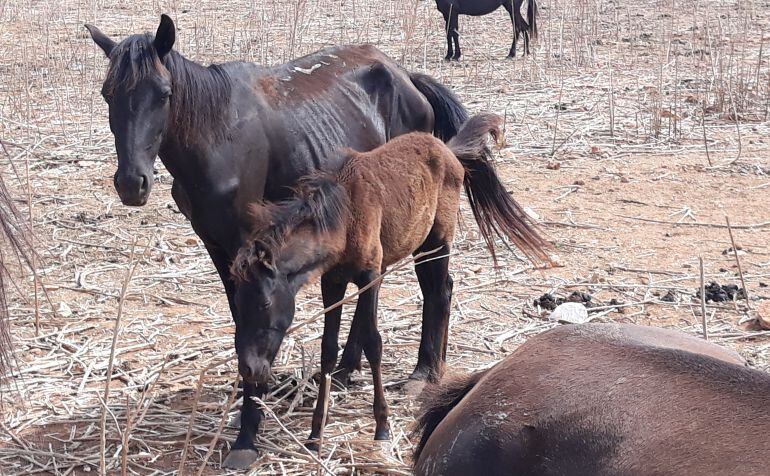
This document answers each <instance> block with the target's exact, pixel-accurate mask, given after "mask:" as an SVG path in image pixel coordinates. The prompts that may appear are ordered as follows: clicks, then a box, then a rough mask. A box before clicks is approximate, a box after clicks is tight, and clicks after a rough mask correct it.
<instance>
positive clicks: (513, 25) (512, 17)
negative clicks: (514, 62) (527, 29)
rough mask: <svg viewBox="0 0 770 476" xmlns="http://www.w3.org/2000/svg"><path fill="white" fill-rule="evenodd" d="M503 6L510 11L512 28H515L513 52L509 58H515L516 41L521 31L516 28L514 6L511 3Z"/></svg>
mask: <svg viewBox="0 0 770 476" xmlns="http://www.w3.org/2000/svg"><path fill="white" fill-rule="evenodd" d="M503 6H504V7H505V9H506V10H507V11H508V16H510V17H511V27H513V43H511V50H510V51H509V52H508V57H509V58H515V57H516V40H517V39H518V38H519V29H518V28H517V27H516V17H515V15H514V12H513V9H514V6H513V5H512V2H511V1H508V2H505V3H503Z"/></svg>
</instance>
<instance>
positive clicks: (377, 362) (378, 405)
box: [353, 271, 390, 440]
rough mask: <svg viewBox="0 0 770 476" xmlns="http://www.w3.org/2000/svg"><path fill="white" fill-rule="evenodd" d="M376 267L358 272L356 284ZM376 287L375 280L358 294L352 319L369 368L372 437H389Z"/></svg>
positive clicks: (365, 281)
mask: <svg viewBox="0 0 770 476" xmlns="http://www.w3.org/2000/svg"><path fill="white" fill-rule="evenodd" d="M379 274H380V273H379V272H378V271H367V272H364V273H362V274H361V277H360V279H359V280H357V282H356V285H357V286H358V287H364V286H366V285H367V284H369V283H370V282H372V281H373V280H374V279H376V278H377V277H378V276H379ZM379 291H380V284H379V283H377V284H375V285H374V286H372V287H371V288H369V289H367V290H366V291H365V292H364V293H363V294H361V295H360V296H359V297H358V305H356V313H355V315H354V317H353V320H354V321H355V320H359V321H360V323H361V327H360V334H359V337H360V340H361V343H362V345H363V348H364V353H365V354H366V360H368V361H369V366H370V367H371V370H372V383H373V384H374V420H375V422H376V427H375V429H374V439H375V440H387V439H390V428H389V426H388V402H387V401H386V400H385V390H384V389H383V387H382V369H381V363H382V336H380V331H379V330H378V329H377V298H378V295H379Z"/></svg>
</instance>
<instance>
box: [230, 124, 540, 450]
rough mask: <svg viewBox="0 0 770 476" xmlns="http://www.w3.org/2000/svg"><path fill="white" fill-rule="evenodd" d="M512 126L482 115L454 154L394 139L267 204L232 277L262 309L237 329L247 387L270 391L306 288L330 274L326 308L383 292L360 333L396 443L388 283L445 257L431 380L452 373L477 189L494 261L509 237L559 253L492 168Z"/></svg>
mask: <svg viewBox="0 0 770 476" xmlns="http://www.w3.org/2000/svg"><path fill="white" fill-rule="evenodd" d="M499 125H500V118H499V117H498V116H495V115H491V114H483V115H478V116H474V117H472V118H471V119H470V120H469V121H468V122H466V123H465V125H463V127H462V128H461V129H460V131H459V132H458V134H457V135H456V136H455V137H454V138H452V139H451V140H450V141H449V142H448V143H447V144H446V145H445V144H444V143H443V142H441V141H440V140H438V139H436V138H435V137H433V136H431V135H429V134H424V133H411V134H406V135H403V136H399V137H397V138H395V139H392V140H391V141H389V142H388V143H386V144H385V145H382V146H380V147H378V148H377V149H374V150H373V151H371V152H363V153H362V152H355V151H352V150H347V151H345V152H344V153H343V154H342V155H343V160H342V164H343V165H342V166H341V168H340V169H339V171H337V172H336V173H334V174H331V175H315V176H312V177H309V178H306V179H304V180H303V181H302V182H301V185H300V186H299V188H298V190H297V195H296V197H294V198H291V199H289V200H287V201H284V202H281V203H273V204H256V205H255V206H254V207H253V211H252V214H253V222H254V232H253V234H252V236H251V237H250V238H249V239H247V240H246V244H245V245H244V246H243V248H241V250H240V251H239V252H238V254H237V256H236V258H235V260H234V262H233V264H232V267H231V271H232V274H233V277H234V280H235V283H236V291H235V297H236V305H237V306H238V308H243V309H257V310H258V311H257V312H255V313H252V314H250V316H249V318H248V319H246V318H243V319H240V320H239V321H237V322H236V329H235V341H236V348H237V349H238V367H239V371H240V373H241V375H242V376H243V378H244V380H245V381H247V382H251V383H256V384H258V385H264V384H266V382H267V380H268V377H269V374H270V366H271V364H272V362H273V359H274V358H275V355H276V353H277V352H278V350H279V348H280V345H281V342H282V340H283V337H284V335H285V334H286V331H287V329H288V328H289V326H290V325H291V323H292V321H293V319H294V300H295V296H296V294H297V292H298V290H299V289H300V288H301V287H302V286H303V285H304V284H305V283H306V282H307V281H308V279H309V278H311V277H312V276H313V275H318V274H321V288H322V290H323V303H324V306H325V307H328V306H330V305H332V304H334V303H336V302H337V301H339V300H341V299H342V298H343V297H344V295H345V290H346V288H347V285H348V283H350V282H352V283H354V284H356V285H357V286H358V287H359V288H363V287H365V286H367V285H371V287H370V288H368V289H366V290H365V291H364V292H363V293H362V294H361V295H360V296H359V298H358V304H357V306H356V310H355V314H354V318H353V322H352V324H351V333H353V332H354V331H353V329H356V330H355V332H356V334H357V335H358V336H359V337H360V339H361V343H362V345H363V350H364V353H365V355H366V358H367V360H368V361H369V364H370V366H371V371H372V380H373V382H374V417H375V420H376V430H375V433H374V438H375V439H377V440H383V439H388V438H389V427H388V422H387V418H388V406H387V403H386V401H385V394H384V391H383V387H382V375H381V370H380V361H381V356H382V338H381V336H380V333H379V331H378V329H377V296H378V291H379V287H380V285H379V281H378V278H379V276H380V275H381V274H382V273H383V272H384V271H385V270H386V268H387V267H388V266H390V265H392V264H394V263H395V262H397V261H399V260H401V259H403V258H405V257H408V256H409V255H410V254H412V253H419V252H425V251H431V250H436V253H435V254H433V255H430V256H426V257H424V259H423V260H422V261H418V262H417V263H416V267H417V268H418V269H420V268H422V269H423V273H421V274H420V275H419V276H418V277H419V280H420V284H421V286H422V287H423V288H429V289H438V290H441V296H442V299H443V302H442V303H441V305H440V309H441V310H442V312H441V313H440V314H439V313H437V312H435V310H434V309H431V307H430V306H431V304H430V303H428V302H426V303H425V305H424V308H423V336H422V337H423V338H422V341H421V344H420V349H419V353H420V355H424V356H425V358H426V359H433V357H432V356H437V358H438V360H437V361H432V360H431V365H430V366H429V367H427V368H426V369H425V372H428V373H427V374H426V375H425V377H426V378H427V379H429V380H436V379H438V378H439V377H440V376H441V374H442V373H443V367H444V361H445V358H446V347H447V335H448V327H449V302H450V300H451V295H452V278H451V277H450V276H449V270H448V267H449V256H448V255H449V250H450V247H451V244H452V240H453V238H454V233H455V224H456V222H457V217H458V211H459V206H460V192H461V189H462V188H463V185H464V186H465V190H466V193H467V195H468V198H469V201H470V205H471V209H472V211H473V215H474V217H475V218H476V222H477V223H478V225H479V228H480V230H481V233H482V235H483V237H484V239H485V241H486V244H487V247H488V249H489V251H490V253H492V256H493V257H494V238H495V235H499V236H504V237H506V238H508V239H509V240H510V241H511V242H512V243H514V244H515V245H517V246H518V247H519V248H521V249H522V250H523V251H524V252H525V253H526V254H528V255H529V256H531V257H532V258H533V259H539V260H542V261H547V260H548V255H547V253H546V251H545V249H546V248H547V246H548V245H547V243H546V242H545V241H544V240H543V239H542V238H541V237H540V236H539V235H538V233H537V232H536V230H535V229H534V227H533V226H532V225H531V224H530V223H529V220H528V218H527V216H526V214H525V213H524V212H523V211H522V210H521V208H520V207H519V205H518V204H517V203H516V202H515V201H514V200H513V199H512V198H511V197H510V195H509V194H508V192H507V191H506V190H505V188H504V187H503V185H502V184H501V183H500V180H499V178H498V177H497V174H496V173H495V171H494V169H493V168H492V165H491V163H490V162H489V160H490V157H489V149H488V148H487V140H488V139H487V137H488V134H492V135H493V136H494V137H497V135H498V134H499ZM341 314H342V309H341V308H340V307H338V308H336V309H334V310H332V311H329V312H327V313H326V316H325V323H324V333H323V339H322V343H321V372H322V373H323V374H329V373H331V372H332V371H333V370H334V365H335V364H336V362H337V346H338V333H339V328H340V317H341ZM325 385H326V381H325V379H323V380H322V381H321V388H320V389H319V399H318V401H317V404H316V411H315V413H314V415H313V423H312V431H311V434H310V439H311V441H312V440H313V439H315V438H317V437H318V435H319V431H320V427H321V418H322V409H323V407H324V395H325Z"/></svg>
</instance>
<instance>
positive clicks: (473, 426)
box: [414, 324, 770, 476]
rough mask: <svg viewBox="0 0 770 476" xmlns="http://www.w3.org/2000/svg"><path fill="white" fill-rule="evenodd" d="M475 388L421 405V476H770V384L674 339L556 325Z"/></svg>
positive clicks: (632, 330) (633, 330)
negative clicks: (769, 403) (768, 402)
mask: <svg viewBox="0 0 770 476" xmlns="http://www.w3.org/2000/svg"><path fill="white" fill-rule="evenodd" d="M477 380H478V382H477V383H476V384H475V385H470V388H467V387H466V388H464V389H463V392H464V394H463V395H464V396H463V397H462V398H460V399H456V398H455V399H452V400H451V401H449V402H448V401H447V399H445V398H438V399H435V398H431V397H429V398H428V401H427V403H426V404H425V406H424V407H423V415H434V416H436V417H435V418H430V417H429V418H427V419H426V418H425V417H423V419H421V420H420V422H421V424H422V428H423V429H425V430H426V431H424V432H423V435H422V442H421V443H420V445H419V446H418V447H417V449H416V453H415V454H416V457H415V461H414V464H415V473H416V474H417V475H427V474H442V475H447V476H450V475H453V474H464V475H470V474H484V475H485V476H492V475H497V474H532V475H541V474H542V475H546V474H617V475H619V474H623V475H648V474H688V475H689V474H692V475H695V474H725V475H726V474H741V475H760V474H767V463H766V459H765V455H766V453H767V451H768V450H770V445H768V443H767V438H766V432H767V429H768V428H770V411H768V409H767V405H766V402H765V399H766V398H767V396H768V395H770V375H767V374H766V373H764V372H760V371H756V370H751V369H748V368H746V367H745V362H744V361H743V359H741V358H740V357H739V356H738V355H737V354H736V353H735V352H732V351H729V350H727V349H723V348H721V347H719V346H716V345H714V344H710V343H707V342H705V341H702V340H700V339H696V338H694V337H690V336H687V335H685V334H683V333H680V332H675V331H668V330H664V329H656V328H647V327H640V326H633V325H618V324H587V325H581V326H562V327H558V328H556V329H553V330H551V331H548V332H545V333H543V334H541V335H539V336H536V337H533V338H531V339H529V340H528V341H527V342H526V343H524V344H523V345H522V346H521V347H520V348H519V349H517V350H516V351H515V352H514V353H513V354H512V355H511V356H510V357H508V358H506V359H505V360H503V361H502V362H500V363H499V364H498V365H496V366H495V367H493V368H492V369H490V370H488V371H486V372H485V373H484V375H482V376H481V377H480V378H478V379H477ZM451 385H452V387H451V388H456V385H454V384H451ZM436 391H437V392H438V394H439V395H441V390H440V389H439V390H434V392H436ZM436 407H438V408H436ZM418 430H419V428H418ZM431 430H432V431H431Z"/></svg>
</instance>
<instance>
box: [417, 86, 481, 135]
mask: <svg viewBox="0 0 770 476" xmlns="http://www.w3.org/2000/svg"><path fill="white" fill-rule="evenodd" d="M409 78H410V79H411V80H412V83H413V84H414V86H415V87H416V88H417V90H418V91H420V93H422V95H423V96H425V98H426V99H427V100H428V102H429V103H430V105H431V107H433V114H434V116H435V124H434V126H433V134H434V135H435V136H436V137H438V138H439V139H441V140H443V141H444V142H446V141H448V140H449V139H451V138H452V137H454V136H455V135H456V134H457V131H458V130H460V126H462V125H463V123H464V122H465V121H467V120H468V112H467V111H466V110H465V107H464V106H463V105H462V103H461V102H460V100H459V99H457V96H455V94H454V93H453V92H452V91H450V90H449V88H447V87H446V86H444V85H443V84H441V83H439V82H438V81H436V80H435V79H433V78H431V77H430V76H428V75H427V74H420V73H411V74H410V75H409Z"/></svg>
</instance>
